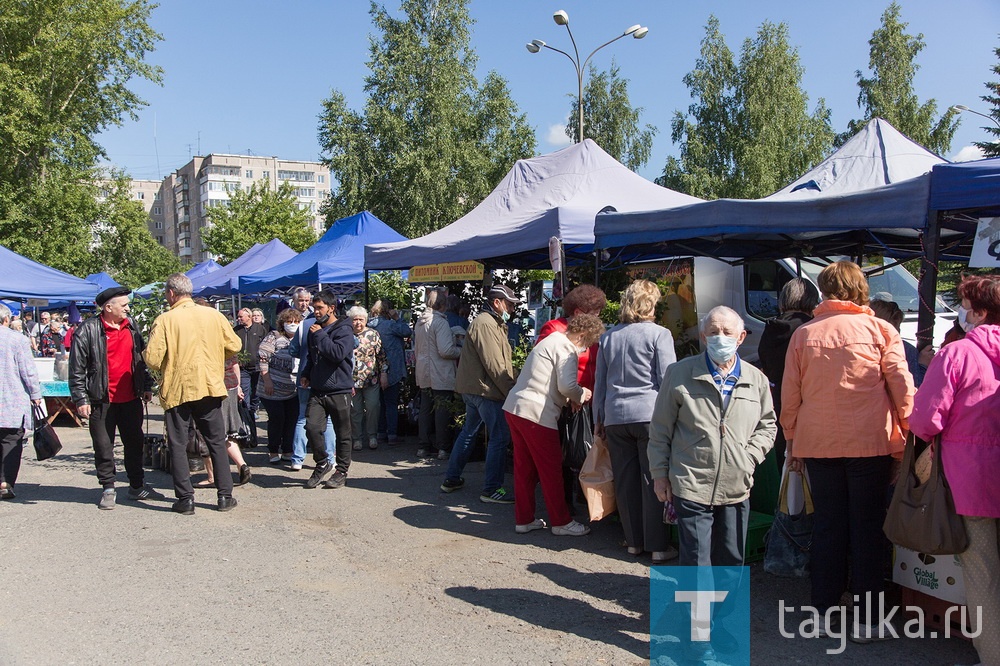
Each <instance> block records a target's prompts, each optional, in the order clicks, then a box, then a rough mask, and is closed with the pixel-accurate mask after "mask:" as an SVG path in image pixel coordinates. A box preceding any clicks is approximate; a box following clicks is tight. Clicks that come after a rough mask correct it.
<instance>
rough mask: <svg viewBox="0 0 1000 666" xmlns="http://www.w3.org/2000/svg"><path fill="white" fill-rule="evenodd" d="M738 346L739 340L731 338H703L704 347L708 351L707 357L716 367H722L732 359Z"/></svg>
mask: <svg viewBox="0 0 1000 666" xmlns="http://www.w3.org/2000/svg"><path fill="white" fill-rule="evenodd" d="M739 346H740V342H739V340H737V339H736V338H731V337H729V336H728V335H708V336H705V347H706V348H707V350H708V357H709V358H710V359H712V361H713V362H715V363H716V364H717V365H722V364H723V363H726V362H728V361H729V360H730V359H731V358H733V356H735V355H736V350H737V349H738V348H739Z"/></svg>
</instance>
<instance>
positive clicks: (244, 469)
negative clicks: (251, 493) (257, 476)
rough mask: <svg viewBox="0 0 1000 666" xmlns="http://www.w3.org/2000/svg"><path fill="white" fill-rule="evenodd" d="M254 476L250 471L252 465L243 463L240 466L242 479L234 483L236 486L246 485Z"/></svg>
mask: <svg viewBox="0 0 1000 666" xmlns="http://www.w3.org/2000/svg"><path fill="white" fill-rule="evenodd" d="M252 478H253V473H252V472H251V471H250V465H243V466H241V467H240V480H239V481H237V482H236V483H234V484H233V485H234V486H244V485H246V484H247V482H248V481H250V479H252Z"/></svg>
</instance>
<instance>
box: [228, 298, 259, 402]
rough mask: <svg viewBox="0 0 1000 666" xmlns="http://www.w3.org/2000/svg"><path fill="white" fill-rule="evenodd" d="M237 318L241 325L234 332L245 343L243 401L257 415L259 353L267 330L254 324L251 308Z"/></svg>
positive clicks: (244, 309)
mask: <svg viewBox="0 0 1000 666" xmlns="http://www.w3.org/2000/svg"><path fill="white" fill-rule="evenodd" d="M236 316H237V318H238V319H239V322H240V323H239V324H237V325H236V327H235V328H234V329H233V330H235V331H236V335H238V336H240V341H241V342H242V343H243V348H242V349H241V350H240V388H241V389H243V399H244V400H246V403H247V404H248V405H249V406H250V410H251V411H252V412H253V413H254V415H256V414H257V410H258V409H260V398H259V397H257V384H258V383H259V382H260V372H259V371H258V370H257V360H258V359H257V351H258V349H259V348H260V342H261V340H263V339H264V336H265V335H267V329H265V328H264V326H263V324H256V323H254V321H253V313H252V312H251V311H250V308H243V309H242V310H240V311H239V312H238V313H237V315H236Z"/></svg>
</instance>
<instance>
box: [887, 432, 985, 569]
mask: <svg viewBox="0 0 1000 666" xmlns="http://www.w3.org/2000/svg"><path fill="white" fill-rule="evenodd" d="M916 439H917V438H916V437H915V436H914V435H913V433H910V434H909V435H908V436H907V438H906V446H905V447H904V449H903V465H902V469H901V470H900V475H899V481H898V482H897V483H896V490H895V491H894V492H893V494H892V501H891V502H890V503H889V510H888V511H887V512H886V516H885V523H883V525H882V531H883V532H885V535H886V536H887V537H888V538H889V541H891V542H893V543H894V544H896V545H898V546H903V547H904V548H909V549H910V550H915V551H917V552H918V553H926V554H928V555H958V554H960V553H964V552H965V550H966V548H968V547H969V535H968V534H967V533H966V531H965V523H964V521H963V520H962V517H961V516H960V515H958V514H957V513H955V500H954V499H953V498H952V496H951V488H949V487H948V481H947V479H945V477H944V470H943V469H942V467H941V436H940V435H937V436H935V437H934V441H933V442H932V443H931V446H932V447H933V448H932V450H933V453H932V454H931V475H930V478H929V479H927V482H926V483H921V482H920V480H919V478H917V474H916V470H915V462H914V459H915V457H916V448H917V447H916Z"/></svg>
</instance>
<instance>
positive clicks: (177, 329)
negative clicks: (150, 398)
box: [143, 298, 243, 409]
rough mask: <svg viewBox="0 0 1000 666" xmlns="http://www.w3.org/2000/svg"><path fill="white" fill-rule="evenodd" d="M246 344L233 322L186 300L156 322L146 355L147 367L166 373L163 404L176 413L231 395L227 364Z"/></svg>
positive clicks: (182, 300) (161, 399)
mask: <svg viewBox="0 0 1000 666" xmlns="http://www.w3.org/2000/svg"><path fill="white" fill-rule="evenodd" d="M242 347H243V343H242V341H241V340H240V337H239V336H238V335H236V333H235V332H234V331H233V327H232V325H231V324H230V323H229V320H227V319H226V318H225V316H223V315H222V313H220V312H219V311H218V310H216V309H215V308H207V307H204V306H201V305H196V304H195V302H194V301H192V300H191V299H190V298H182V299H181V300H179V301H177V302H176V303H174V304H173V306H171V308H170V310H168V311H167V312H164V313H163V314H161V315H160V316H159V317H157V318H156V321H154V322H153V330H152V331H150V333H149V344H147V345H146V352H145V354H144V355H143V356H144V358H145V360H146V365H147V366H149V369H150V370H152V371H154V372H161V373H162V374H163V379H162V380H161V381H160V404H161V405H162V406H163V408H164V409H172V408H174V407H177V406H178V405H182V404H184V403H185V402H194V401H195V400H201V399H202V398H207V397H215V398H224V397H226V395H227V392H226V384H225V381H224V379H223V373H224V370H225V367H226V359H227V358H228V357H230V356H233V355H234V354H238V353H239V351H240V349H242Z"/></svg>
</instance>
